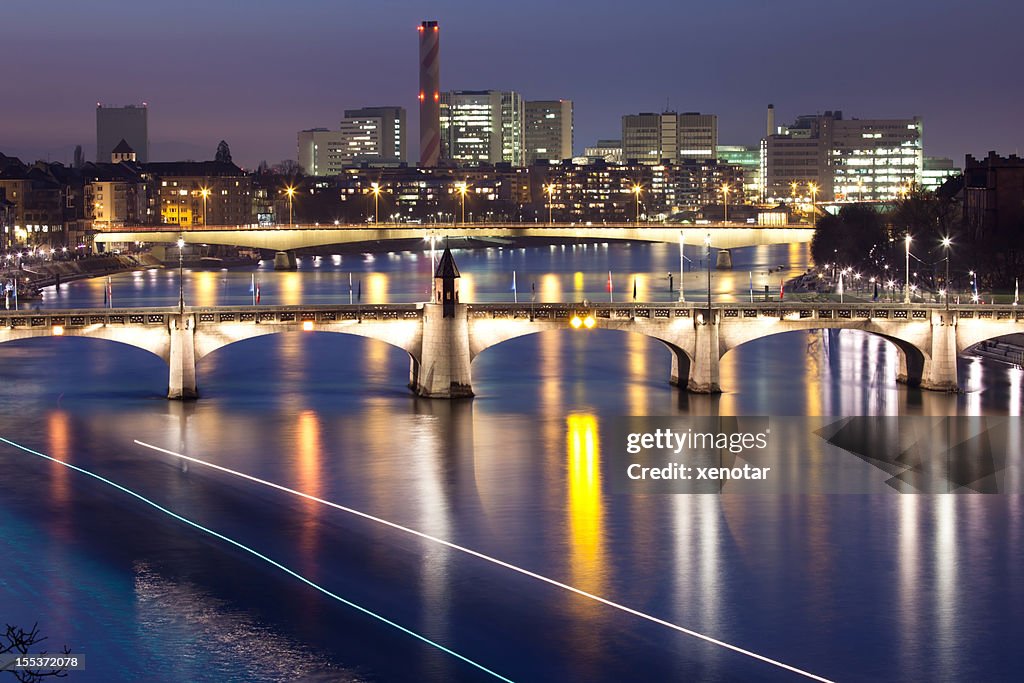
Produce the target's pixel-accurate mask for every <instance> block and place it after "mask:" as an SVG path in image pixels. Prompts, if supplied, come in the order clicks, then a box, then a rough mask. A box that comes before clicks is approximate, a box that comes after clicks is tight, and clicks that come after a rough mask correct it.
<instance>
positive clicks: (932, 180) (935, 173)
mask: <svg viewBox="0 0 1024 683" xmlns="http://www.w3.org/2000/svg"><path fill="white" fill-rule="evenodd" d="M960 173H961V170H960V169H959V168H957V167H956V164H954V162H953V160H952V159H948V158H946V157H925V158H924V166H923V167H922V169H921V189H923V190H928V191H929V192H935V191H936V190H938V189H939V188H940V187H942V185H943V184H944V183H945V182H946V181H947V180H949V179H950V178H953V177H955V176H958V175H960Z"/></svg>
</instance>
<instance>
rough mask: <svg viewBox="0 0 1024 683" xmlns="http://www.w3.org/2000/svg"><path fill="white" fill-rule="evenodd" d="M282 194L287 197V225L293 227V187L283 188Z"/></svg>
mask: <svg viewBox="0 0 1024 683" xmlns="http://www.w3.org/2000/svg"><path fill="white" fill-rule="evenodd" d="M284 193H285V194H286V195H288V225H293V222H292V216H293V214H292V200H293V199H294V198H295V186H294V185H289V186H288V187H286V188H284Z"/></svg>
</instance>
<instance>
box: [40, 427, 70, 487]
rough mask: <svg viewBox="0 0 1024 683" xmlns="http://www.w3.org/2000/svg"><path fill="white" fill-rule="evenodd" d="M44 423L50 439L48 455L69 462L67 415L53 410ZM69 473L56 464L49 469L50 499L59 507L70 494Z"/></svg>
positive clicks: (65, 468)
mask: <svg viewBox="0 0 1024 683" xmlns="http://www.w3.org/2000/svg"><path fill="white" fill-rule="evenodd" d="M46 422H47V425H46V433H47V434H48V435H49V437H50V444H49V453H50V455H52V456H53V457H55V458H57V459H58V460H62V461H64V462H70V461H71V434H70V431H71V430H70V428H69V425H68V414H67V413H66V412H64V411H63V410H55V411H53V412H52V413H50V414H49V415H48V416H47V420H46ZM69 472H70V470H69V469H68V468H67V467H64V466H63V465H58V464H57V463H53V464H52V466H51V467H50V498H51V499H52V500H53V501H54V503H56V504H57V505H59V506H64V505H66V504H67V502H68V498H69V495H70V493H71V488H70V486H71V485H70V483H69V482H68V474H69Z"/></svg>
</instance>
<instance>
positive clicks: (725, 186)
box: [722, 183, 729, 223]
mask: <svg viewBox="0 0 1024 683" xmlns="http://www.w3.org/2000/svg"><path fill="white" fill-rule="evenodd" d="M722 210H723V211H724V215H723V216H722V222H723V223H728V222H729V183H722Z"/></svg>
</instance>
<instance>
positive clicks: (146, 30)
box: [0, 0, 1024, 167]
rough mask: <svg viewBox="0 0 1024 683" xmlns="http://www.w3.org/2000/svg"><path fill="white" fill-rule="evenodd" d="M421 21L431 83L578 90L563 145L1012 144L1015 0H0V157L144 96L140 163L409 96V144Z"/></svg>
mask: <svg viewBox="0 0 1024 683" xmlns="http://www.w3.org/2000/svg"><path fill="white" fill-rule="evenodd" d="M424 19H435V20H437V21H439V22H440V24H441V60H442V61H441V87H442V89H443V90H455V89H498V90H502V89H512V90H518V91H520V92H521V93H522V95H523V97H524V98H525V99H556V98H568V99H572V100H573V101H574V103H575V117H576V135H575V150H576V152H577V153H578V152H581V151H582V150H583V147H584V146H586V145H588V144H592V143H593V142H594V141H595V140H596V139H597V138H616V137H619V135H620V117H621V115H622V114H625V113H631V112H633V113H635V112H639V111H661V110H663V109H665V108H666V105H667V106H668V108H670V109H673V110H677V111H702V112H707V113H715V114H718V116H719V127H720V130H719V142H720V144H754V143H756V141H757V140H758V139H759V138H760V137H761V135H763V133H764V127H765V122H764V121H765V108H766V106H767V105H768V103H770V102H771V103H774V104H775V107H776V112H777V116H776V120H777V123H779V124H786V123H790V122H791V121H792V119H793V118H794V117H795V116H796V115H798V114H803V113H815V112H822V111H825V110H827V109H841V110H843V113H844V115H845V116H847V117H853V116H856V117H860V118H871V117H887V118H895V117H905V116H912V115H919V116H922V117H923V119H924V145H925V154H928V155H935V156H951V157H953V158H954V159H955V160H956V161H957V164H958V165H960V164H962V163H963V155H964V154H965V153H972V154H974V155H976V156H977V155H984V154H985V153H986V152H987V151H988V150H997V151H998V152H1000V153H1001V154H1010V153H1014V152H1017V151H1018V150H1020V148H1021V147H1022V144H1021V143H1022V139H1024V134H1022V129H1021V121H1022V114H1024V88H1022V87H1021V85H1022V81H1024V78H1022V76H1021V72H1020V69H1021V65H1022V63H1024V47H1022V43H1021V42H1020V28H1021V26H1024V3H1019V2H1014V1H1011V0H1002V1H1001V2H993V1H991V0H978V1H976V2H971V3H965V2H962V0H959V1H953V0H887V1H881V0H864V1H861V2H823V1H822V0H817V1H814V2H812V1H810V0H772V1H760V0H721V1H719V2H684V1H679V0H666V1H658V2H655V1H645V0H640V1H637V2H622V1H616V2H611V1H609V0H588V1H586V2H556V1H554V0H545V1H539V0H516V1H514V2H502V3H497V2H479V1H477V2H454V1H443V2H423V1H422V0H421V1H419V2H412V1H408V0H406V1H398V0H372V1H371V2H361V3H355V2H352V3H349V2H338V1H336V0H330V1H329V0H293V1H291V2H282V1H281V0H276V1H274V2H269V1H265V0H248V1H246V2H224V1H221V0H206V1H205V2H197V1H195V0H179V1H178V2H174V3H149V2H137V1H126V0H94V1H93V2H88V3H84V2H69V1H63V2H56V3H42V2H38V0H4V2H3V4H2V7H0V25H3V26H4V43H5V46H6V53H7V55H8V58H9V59H11V60H13V63H9V64H8V68H7V69H5V71H4V79H3V91H2V92H3V101H4V106H3V113H2V114H0V152H4V153H6V154H8V155H16V156H20V157H22V158H23V159H24V160H28V161H30V160H34V159H36V158H49V159H50V160H52V161H65V162H69V161H70V160H71V154H72V150H73V148H74V145H75V144H81V145H82V146H83V148H84V150H85V153H86V158H88V159H92V158H93V148H94V147H95V105H96V102H103V103H105V104H127V103H137V102H142V101H145V102H148V104H149V108H150V112H149V134H150V141H151V158H152V159H153V160H171V159H180V158H193V159H203V158H212V156H213V152H214V149H215V148H216V145H217V142H218V141H219V140H221V139H222V138H223V139H226V140H227V141H228V142H229V143H230V145H231V150H232V152H233V155H234V158H235V161H236V162H237V163H239V164H240V165H243V166H246V167H253V166H255V165H256V164H257V163H258V162H259V161H260V160H261V159H266V160H267V161H268V162H270V163H271V164H273V163H276V162H278V161H280V160H282V159H286V158H295V154H296V133H297V131H299V130H302V129H304V128H313V127H327V128H335V129H336V128H337V127H338V123H339V120H340V118H341V115H342V110H343V109H345V108H357V107H362V106H380V105H401V106H404V107H406V108H407V109H408V111H409V137H410V139H411V140H413V141H417V140H418V126H417V110H416V100H415V95H416V92H417V35H416V26H417V25H418V24H419V22H420V21H422V20H424ZM411 147H412V149H411V151H412V154H411V155H410V157H411V158H416V156H417V151H418V150H417V143H416V142H413V143H412V145H411Z"/></svg>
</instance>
